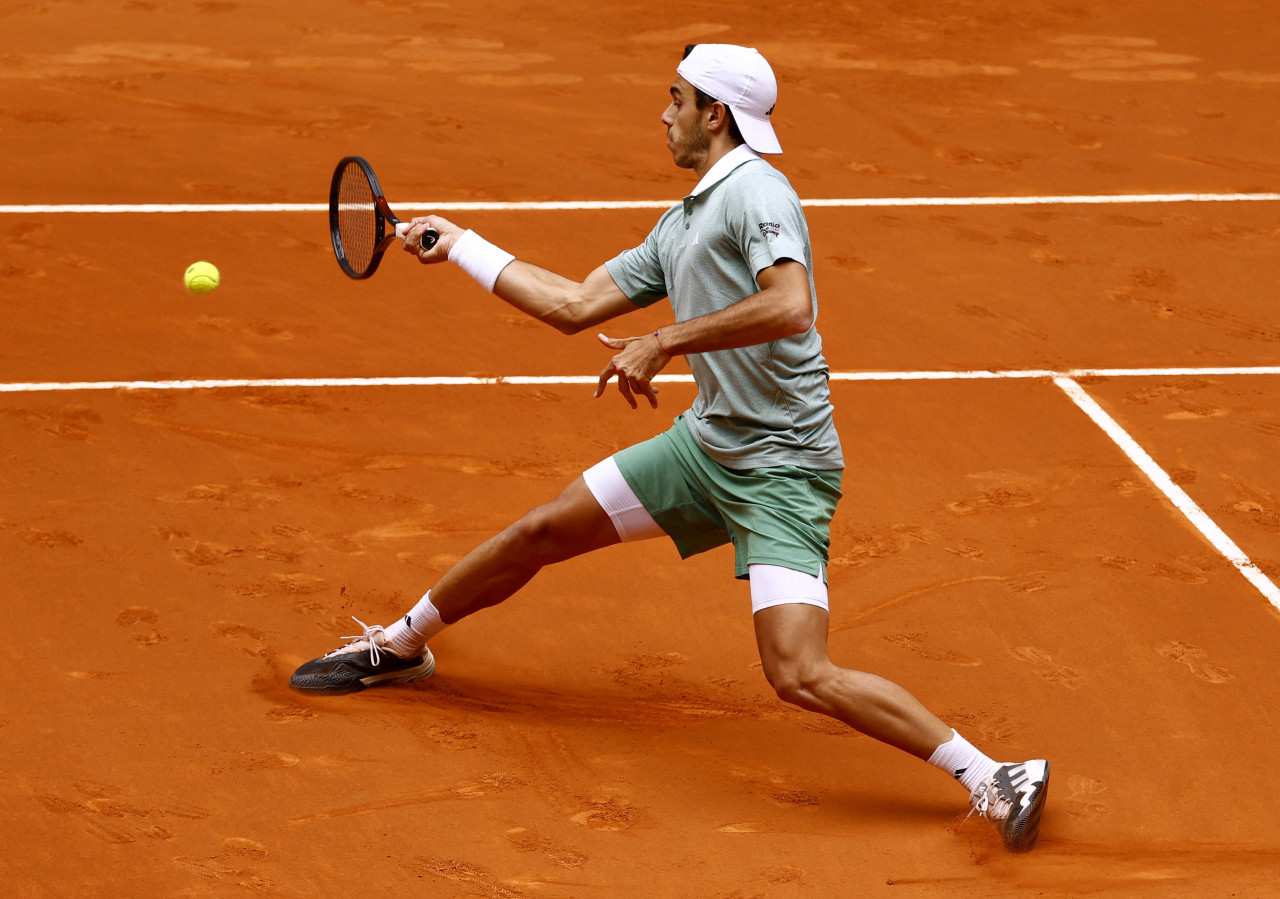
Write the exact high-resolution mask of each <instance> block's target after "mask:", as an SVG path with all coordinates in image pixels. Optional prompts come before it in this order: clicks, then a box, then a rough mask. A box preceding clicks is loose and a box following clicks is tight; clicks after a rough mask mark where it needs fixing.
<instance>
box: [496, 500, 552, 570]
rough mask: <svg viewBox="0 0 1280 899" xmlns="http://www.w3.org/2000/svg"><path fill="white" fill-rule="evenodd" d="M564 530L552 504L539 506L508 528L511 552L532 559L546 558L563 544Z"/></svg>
mask: <svg viewBox="0 0 1280 899" xmlns="http://www.w3.org/2000/svg"><path fill="white" fill-rule="evenodd" d="M562 530H563V529H562V528H561V527H560V525H559V522H558V519H557V516H556V515H555V512H554V509H553V508H552V504H550V503H548V504H545V505H541V506H537V507H535V508H533V509H530V510H529V511H528V512H526V513H525V514H524V515H523V516H521V518H520V520H519V521H517V522H516V523H515V524H513V525H511V527H509V528H507V540H508V542H509V548H510V551H514V552H517V553H519V554H520V555H522V556H525V557H528V558H530V559H542V558H545V557H547V556H549V555H551V554H552V553H553V550H554V548H555V547H556V545H557V544H558V543H561V542H563V534H562Z"/></svg>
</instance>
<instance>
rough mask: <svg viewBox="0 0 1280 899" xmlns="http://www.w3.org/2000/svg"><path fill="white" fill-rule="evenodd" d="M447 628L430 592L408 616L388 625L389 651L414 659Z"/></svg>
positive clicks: (403, 657) (387, 644) (404, 657)
mask: <svg viewBox="0 0 1280 899" xmlns="http://www.w3.org/2000/svg"><path fill="white" fill-rule="evenodd" d="M446 627H448V625H447V624H445V623H444V622H443V621H441V620H440V610H439V609H437V608H436V607H435V603H433V602H432V601H431V591H430V590H428V591H427V592H426V593H425V594H424V595H423V597H422V599H420V600H418V604H417V605H415V606H414V607H413V608H412V609H410V610H409V614H408V615H405V616H404V617H403V618H401V619H400V620H399V621H397V622H395V623H394V624H389V625H387V631H386V633H387V643H386V646H387V649H390V650H391V651H392V652H393V653H395V654H396V655H398V656H400V658H402V659H408V658H412V657H413V656H416V655H417V654H418V653H419V652H421V651H422V647H424V646H426V645H427V641H428V640H430V639H431V638H432V637H434V636H435V635H436V634H438V633H440V632H441V631H442V630H444V629H445V628H446Z"/></svg>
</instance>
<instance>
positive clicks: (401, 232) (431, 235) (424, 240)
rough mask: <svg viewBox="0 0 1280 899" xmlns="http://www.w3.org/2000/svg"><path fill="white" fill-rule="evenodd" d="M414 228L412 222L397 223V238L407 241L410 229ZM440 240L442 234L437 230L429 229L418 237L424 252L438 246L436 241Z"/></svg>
mask: <svg viewBox="0 0 1280 899" xmlns="http://www.w3.org/2000/svg"><path fill="white" fill-rule="evenodd" d="M412 227H413V223H412V222H398V223H396V237H398V238H400V239H401V240H405V239H406V238H407V237H408V236H409V229H410V228H412ZM439 239H440V233H439V232H438V231H436V229H435V228H428V229H427V230H425V231H423V232H422V233H421V234H419V235H418V245H419V246H420V247H422V249H424V250H429V249H431V248H432V247H434V246H435V245H436V241H437V240H439Z"/></svg>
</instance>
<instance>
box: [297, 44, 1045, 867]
mask: <svg viewBox="0 0 1280 899" xmlns="http://www.w3.org/2000/svg"><path fill="white" fill-rule="evenodd" d="M776 100H777V81H776V80H775V78H774V74H773V71H772V69H771V68H770V66H769V64H768V63H767V62H766V61H765V59H764V57H763V56H761V55H760V54H759V53H758V52H756V51H755V50H753V49H748V48H745V47H738V46H731V45H726V44H699V45H693V46H690V47H689V48H687V49H686V51H685V56H684V59H683V61H682V62H681V63H680V64H679V66H678V67H677V69H676V76H675V79H674V82H673V83H672V85H671V102H670V104H669V105H668V106H667V108H666V111H665V112H664V113H663V115H662V123H663V125H664V126H665V127H666V131H667V138H668V140H667V147H668V149H670V151H671V154H672V156H673V157H674V160H675V163H676V165H677V166H679V167H681V168H684V169H691V170H692V171H693V172H694V173H695V174H696V175H697V176H698V179H699V180H698V182H697V185H696V186H695V187H694V188H693V190H692V191H691V192H690V194H689V196H687V197H685V199H684V202H683V203H681V204H680V205H677V206H674V207H672V208H671V209H670V210H668V211H667V212H666V213H665V214H664V215H663V216H662V217H661V218H660V219H659V220H658V223H657V225H656V226H655V227H654V229H653V231H652V232H651V233H650V234H649V236H648V237H647V238H646V239H645V241H644V243H642V244H641V245H640V246H638V247H635V248H633V249H630V250H627V251H626V252H624V253H622V254H620V255H618V256H616V257H615V258H613V259H612V260H610V261H608V262H606V263H605V264H604V265H602V266H600V267H599V268H597V269H595V270H594V271H593V272H591V273H590V274H589V275H588V276H587V278H586V280H585V281H583V282H581V283H577V282H575V281H572V280H570V279H568V278H564V277H561V276H560V275H557V274H553V273H552V272H550V271H547V270H546V269H543V268H539V267H537V266H535V265H532V264H530V263H528V262H524V261H522V260H517V259H516V258H515V257H514V256H512V255H511V254H510V253H508V252H506V251H505V250H502V249H499V248H498V247H496V246H494V245H493V244H491V243H489V242H488V241H486V240H485V239H484V238H482V237H480V236H479V235H478V234H476V233H475V232H474V231H469V230H463V229H461V228H459V227H458V226H457V225H455V224H453V223H452V222H450V221H448V220H446V219H443V218H440V217H439V216H425V217H420V218H415V219H414V220H413V221H414V228H413V229H412V230H411V232H410V238H409V239H408V240H406V242H405V246H406V249H407V250H408V251H410V252H415V253H417V254H418V256H419V259H420V260H421V261H422V262H423V263H427V264H434V263H439V262H444V261H446V260H448V261H450V262H453V263H455V264H457V265H459V266H461V268H462V269H463V270H465V271H466V272H467V273H468V274H469V275H471V276H472V277H473V278H474V279H475V280H476V281H477V282H479V283H480V284H481V285H482V286H483V287H484V288H485V289H486V290H488V291H491V292H493V293H496V294H497V295H498V296H499V297H501V298H502V299H503V300H505V301H506V302H507V303H510V304H511V305H512V306H515V307H516V308H517V309H519V310H520V311H522V312H524V313H527V314H528V315H530V316H532V317H533V318H535V319H538V320H539V321H542V322H545V323H547V324H549V325H551V326H552V327H554V328H556V329H558V330H560V331H563V332H564V333H566V334H573V333H577V332H579V331H581V330H583V329H584V328H589V327H593V326H595V325H598V324H600V323H601V322H605V321H608V320H610V319H613V318H616V317H617V316H620V315H623V314H625V313H627V312H631V311H633V310H635V309H637V308H640V307H644V306H648V305H650V304H652V303H655V302H657V301H658V300H661V299H662V298H664V297H665V298H668V299H669V300H670V303H671V306H672V309H673V311H674V313H675V323H674V324H671V325H667V326H665V327H663V328H660V329H658V330H657V331H655V332H653V333H651V334H644V335H642V336H635V337H622V338H616V337H605V336H604V335H600V340H601V342H602V343H603V344H604V345H605V346H607V347H609V348H610V349H612V350H614V351H615V354H614V355H613V357H612V358H611V359H610V360H609V363H608V365H606V366H605V367H604V370H603V371H602V372H601V373H600V379H599V383H598V385H597V387H596V392H595V395H596V396H597V397H599V396H600V395H601V394H602V393H603V392H604V391H605V389H606V388H607V386H608V384H609V382H611V381H613V382H615V383H616V384H617V389H618V390H619V391H620V392H621V393H622V397H623V398H624V399H625V400H626V402H628V403H629V404H630V405H631V406H632V407H633V408H634V407H636V406H637V404H638V402H639V400H644V401H647V402H648V403H649V404H650V405H651V406H654V407H655V408H656V406H657V404H658V400H657V396H656V395H655V394H656V391H655V390H654V387H653V378H654V376H655V375H656V374H658V372H660V371H661V370H662V369H663V368H664V367H665V366H666V365H667V363H668V362H670V361H671V359H672V357H673V356H676V355H683V356H685V358H686V359H687V361H688V364H689V367H690V369H691V370H692V372H693V376H694V379H695V381H696V382H697V385H698V396H697V398H696V399H695V401H694V403H693V406H692V408H690V409H688V410H687V411H685V412H684V413H683V414H681V415H680V416H678V417H677V418H676V420H675V423H674V425H673V426H672V427H671V429H670V430H668V431H666V432H665V433H662V434H659V435H658V436H656V437H653V438H652V439H650V440H647V441H644V442H642V443H639V444H637V445H635V446H632V447H629V448H627V449H625V450H622V451H621V452H619V453H617V454H616V455H614V456H612V457H610V458H607V459H605V460H603V461H602V462H600V463H599V464H597V465H595V466H594V467H592V468H590V469H588V470H587V471H586V472H584V473H583V474H582V475H581V476H580V477H578V478H576V479H574V481H573V482H572V483H570V484H569V485H568V486H567V487H565V488H564V490H563V492H561V493H560V495H559V496H557V497H556V498H555V499H553V500H551V501H550V502H549V503H547V504H545V505H542V506H539V507H537V508H535V509H533V510H531V511H530V512H528V513H527V514H526V515H525V516H524V517H523V518H521V519H520V520H519V521H517V522H516V523H515V524H513V525H511V526H510V527H508V528H507V529H506V530H504V531H503V532H502V533H500V534H498V535H496V536H494V537H492V538H491V539H489V540H488V541H487V542H485V543H483V544H482V545H481V546H479V547H478V548H477V549H475V550H473V551H472V552H471V553H470V554H469V555H467V556H466V557H465V558H463V559H462V560H461V561H460V562H458V563H457V565H455V566H454V567H453V568H452V569H450V570H449V571H448V572H446V573H445V574H444V575H443V576H442V577H441V578H440V580H439V581H438V582H437V583H436V584H435V585H434V586H433V587H432V588H431V590H429V591H428V592H427V593H426V595H424V596H423V597H422V599H421V600H420V601H418V603H417V604H416V605H415V606H414V607H413V608H412V609H410V610H409V612H408V614H406V615H405V616H404V617H403V618H402V619H400V620H399V621H397V622H395V623H394V624H391V625H389V626H387V627H385V628H383V627H381V626H365V625H364V623H363V622H359V621H358V623H359V624H360V625H361V626H362V627H364V633H363V634H362V635H360V636H358V637H350V638H347V639H349V640H351V641H352V642H350V643H348V644H347V645H345V646H342V647H341V648H339V649H337V650H335V651H333V652H330V653H328V654H327V655H324V656H321V657H320V658H317V659H315V660H313V661H311V662H308V663H306V664H305V665H302V666H301V667H300V668H298V670H297V672H296V673H295V674H294V675H293V677H292V679H291V681H290V684H291V686H293V687H294V688H295V689H297V690H302V691H306V692H312V693H348V692H353V691H356V690H363V689H365V688H367V687H372V686H378V685H385V684H391V683H397V682H403V681H408V680H413V679H415V678H422V677H428V676H430V675H431V674H432V673H433V672H434V670H435V659H434V657H433V656H432V654H431V651H430V649H428V648H427V643H428V641H429V640H430V639H431V638H432V637H434V636H435V635H436V634H438V633H440V631H441V630H443V629H444V628H445V627H448V626H450V625H453V624H456V623H457V622H459V621H461V620H462V619H464V618H466V617H467V616H468V615H471V614H473V613H474V612H477V611H479V610H480V609H483V608H486V607H489V606H493V605H496V604H497V603H500V602H502V601H503V600H505V599H507V598H508V597H509V596H511V595H512V594H514V593H515V592H516V591H517V590H519V589H520V588H521V587H523V586H524V585H525V584H526V583H528V581H529V580H530V579H531V578H532V577H533V576H534V575H535V574H537V573H538V571H540V570H541V569H542V568H543V566H546V565H550V564H552V563H555V562H560V561H563V560H565V559H569V558H571V557H573V556H577V555H580V554H582V553H586V552H591V551H593V550H597V549H601V548H603V547H605V546H610V545H612V544H615V543H619V542H621V541H631V540H646V539H650V538H656V537H663V536H665V537H667V538H668V539H670V540H672V541H673V542H674V543H675V545H676V548H677V549H678V550H679V551H680V554H681V556H682V557H685V558H687V557H688V556H691V555H693V554H695V553H700V552H703V551H705V550H708V549H711V548H713V547H717V546H722V545H724V544H732V546H733V549H734V559H735V567H734V575H735V576H736V577H738V578H744V579H747V580H748V581H749V584H750V595H751V608H752V614H753V619H754V623H755V633H756V642H757V645H758V647H759V650H760V659H761V662H762V663H763V668H764V674H765V677H766V678H767V679H768V681H769V683H770V684H771V685H772V686H773V688H774V689H775V690H776V691H777V694H778V696H779V697H781V698H782V699H783V700H785V701H787V702H790V703H793V704H795V705H797V706H800V707H801V708H805V709H808V710H811V711H814V712H820V713H822V714H824V715H829V716H831V717H833V718H836V719H838V720H840V721H843V722H844V723H845V724H847V725H849V726H850V727H853V728H855V729H856V730H858V731H860V732H861V733H864V734H866V735H868V736H870V737H874V738H875V739H877V740H880V741H882V742H884V743H887V744H889V745H890V746H894V747H897V748H898V749H901V750H904V751H906V752H909V753H911V754H912V755H915V756H917V757H919V758H921V759H924V760H927V761H929V762H930V763H932V764H933V765H936V766H937V767H939V768H941V769H943V770H944V771H946V772H947V773H948V774H950V775H951V776H952V777H954V778H956V779H957V780H959V781H960V782H961V783H962V784H963V785H964V787H965V788H967V789H968V790H969V794H970V804H971V805H972V807H973V811H976V812H977V813H978V814H979V815H982V816H984V817H986V818H988V819H990V820H991V821H992V822H994V823H995V825H996V827H997V828H998V830H999V832H1000V834H1001V836H1002V837H1003V839H1004V842H1005V845H1006V846H1007V847H1008V848H1009V849H1011V850H1013V851H1015V852H1025V851H1027V850H1029V849H1030V848H1031V847H1032V846H1033V845H1034V844H1035V842H1036V838H1037V836H1038V833H1039V823H1040V817H1041V812H1042V809H1043V806H1044V802H1045V796H1046V793H1047V789H1048V785H1049V765H1048V763H1047V762H1046V761H1044V760H1041V759H1037V760H1033V761H1027V762H1020V763H1014V764H1004V763H998V762H996V761H993V760H992V759H990V758H988V757H987V756H986V755H984V754H983V753H982V752H980V751H979V750H978V749H977V748H975V747H974V746H973V745H972V744H970V743H969V742H968V741H967V740H966V739H965V738H964V737H962V736H961V735H960V734H959V733H957V732H956V731H955V730H953V729H951V728H950V727H948V726H947V725H946V724H944V723H943V722H942V721H940V720H939V719H938V718H937V717H935V716H934V715H933V714H932V713H931V712H929V711H928V710H927V709H926V708H925V707H924V706H923V705H921V704H920V703H919V702H918V701H917V700H916V699H914V698H913V697H912V696H911V695H910V694H909V693H907V691H906V690H904V689H903V688H902V687H899V686H898V685H896V684H893V683H890V682H889V681H887V680H885V679H883V678H881V677H877V676H876V675H873V674H866V673H863V672H859V671H853V670H850V669H847V668H841V667H839V666H837V665H836V664H834V663H833V662H832V661H831V659H830V658H829V656H828V654H827V627H828V598H827V583H826V566H827V561H828V548H829V525H830V521H831V517H832V514H833V513H834V511H835V508H836V502H837V501H838V500H839V498H840V482H841V474H842V470H843V468H844V460H843V458H842V456H841V450H840V440H839V437H838V436H837V434H836V429H835V425H834V423H833V419H832V408H831V403H830V398H829V394H828V385H827V381H828V370H827V363H826V359H825V358H824V357H823V354H822V341H821V339H820V338H819V336H818V332H817V331H816V330H815V328H814V320H815V319H816V317H817V300H816V295H815V291H814V284H813V275H812V269H813V254H812V251H811V249H810V244H809V233H808V226H807V224H806V222H805V217H804V213H803V211H802V209H801V206H800V200H799V198H798V197H797V196H796V193H795V191H794V190H792V188H791V185H790V184H789V183H788V181H787V179H786V178H784V177H783V176H782V175H781V174H780V173H779V172H778V171H777V170H776V169H775V168H774V167H773V166H771V165H770V164H769V163H768V162H766V161H765V160H764V159H763V158H762V156H761V154H777V153H781V152H782V147H781V146H780V145H779V143H778V138H777V136H776V135H775V133H774V130H773V126H772V124H771V122H770V114H771V113H772V112H773V107H774V103H775V102H776ZM428 226H429V227H432V228H435V229H436V230H437V231H438V232H439V234H440V239H439V242H438V243H436V245H435V246H434V247H433V248H432V249H430V250H420V249H419V248H417V247H416V246H414V245H415V244H416V236H417V234H418V233H420V232H421V231H422V230H424V229H425V228H426V227H428ZM971 814H972V812H971Z"/></svg>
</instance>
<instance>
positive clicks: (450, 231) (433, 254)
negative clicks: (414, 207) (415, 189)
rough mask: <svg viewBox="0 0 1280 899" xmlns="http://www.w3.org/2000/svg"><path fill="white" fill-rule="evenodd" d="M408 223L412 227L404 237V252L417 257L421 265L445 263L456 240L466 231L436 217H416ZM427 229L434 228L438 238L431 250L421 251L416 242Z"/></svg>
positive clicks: (444, 219)
mask: <svg viewBox="0 0 1280 899" xmlns="http://www.w3.org/2000/svg"><path fill="white" fill-rule="evenodd" d="M410 223H411V224H412V225H413V227H412V228H410V229H409V231H408V233H407V234H406V235H405V241H404V251H405V252H406V253H412V254H413V255H415V256H417V257H418V261H419V262H421V263H422V264H423V265H432V264H434V263H437V262H445V261H447V260H448V258H449V251H450V250H451V249H453V245H454V244H455V243H456V242H457V240H458V238H459V237H461V236H462V235H463V233H464V232H465V231H466V229H465V228H459V227H458V226H457V225H455V224H454V223H453V222H451V221H449V220H448V219H446V218H441V217H440V216H438V215H420V216H416V217H414V218H413V219H410ZM428 228H434V229H435V230H436V233H437V234H439V235H440V238H439V239H438V240H437V241H436V243H435V246H433V247H432V248H431V249H429V250H423V249H422V247H421V245H419V243H418V241H419V240H420V239H421V238H422V232H423V231H425V230H427V229H428Z"/></svg>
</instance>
